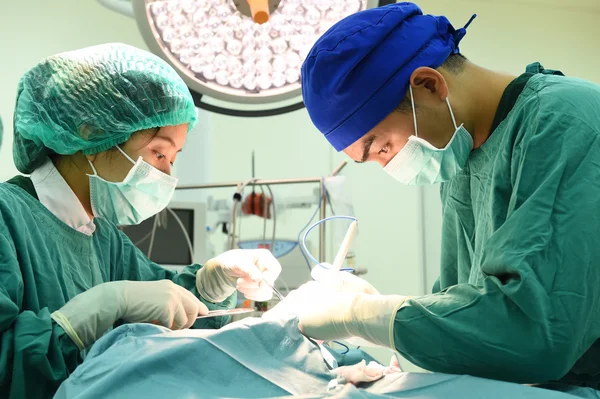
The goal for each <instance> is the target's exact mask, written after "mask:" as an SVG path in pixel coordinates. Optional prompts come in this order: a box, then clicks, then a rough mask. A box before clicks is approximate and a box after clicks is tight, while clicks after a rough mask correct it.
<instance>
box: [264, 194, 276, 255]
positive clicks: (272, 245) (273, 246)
mask: <svg viewBox="0 0 600 399" xmlns="http://www.w3.org/2000/svg"><path fill="white" fill-rule="evenodd" d="M265 186H267V190H269V195H270V196H271V206H272V207H273V212H272V215H273V233H272V234H273V235H272V237H271V252H272V251H273V250H275V234H276V232H277V215H276V212H277V211H276V209H275V195H273V190H271V186H270V185H269V184H265Z"/></svg>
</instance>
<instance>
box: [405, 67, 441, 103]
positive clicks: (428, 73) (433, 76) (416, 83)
mask: <svg viewBox="0 0 600 399" xmlns="http://www.w3.org/2000/svg"><path fill="white" fill-rule="evenodd" d="M410 85H411V86H412V87H413V88H415V89H416V88H418V87H422V88H425V89H426V90H427V91H429V92H430V93H431V94H433V95H435V96H436V97H439V99H440V101H445V100H446V97H448V85H447V84H446V79H444V76H443V75H442V74H441V73H439V72H438V71H436V70H435V69H432V68H428V67H419V68H417V69H415V70H414V71H413V73H412V74H411V75H410Z"/></svg>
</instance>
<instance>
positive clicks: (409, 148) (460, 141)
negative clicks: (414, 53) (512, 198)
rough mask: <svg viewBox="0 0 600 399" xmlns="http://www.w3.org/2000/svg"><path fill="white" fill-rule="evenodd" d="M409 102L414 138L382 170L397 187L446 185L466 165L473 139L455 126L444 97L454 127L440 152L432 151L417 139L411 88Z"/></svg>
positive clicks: (428, 144) (427, 144) (423, 141)
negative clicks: (402, 184) (411, 110)
mask: <svg viewBox="0 0 600 399" xmlns="http://www.w3.org/2000/svg"><path fill="white" fill-rule="evenodd" d="M409 89H410V100H411V102H412V108H413V119H414V124H415V135H414V136H410V137H409V138H408V143H406V145H405V146H404V147H403V148H402V149H401V150H400V152H398V154H396V155H395V156H394V158H392V159H391V160H390V162H388V164H387V165H385V167H384V168H383V169H384V170H385V171H386V172H387V173H388V174H389V175H391V176H392V177H393V178H394V179H396V180H398V181H399V182H400V183H404V184H409V185H426V184H435V183H441V182H445V181H448V180H450V179H452V178H453V177H454V176H456V174H457V173H458V172H460V171H461V170H462V169H463V168H464V167H465V165H466V164H467V159H468V158H469V154H470V153H471V151H472V150H473V138H472V137H471V135H470V134H469V132H468V131H467V130H466V129H465V128H464V126H463V125H460V126H456V119H454V113H453V112H452V107H451V106H450V100H449V99H448V98H447V97H446V103H447V104H448V109H449V110H450V115H451V116H452V122H453V123H454V134H453V135H452V137H451V138H450V142H449V143H448V144H447V145H446V147H444V148H441V149H440V148H435V147H434V146H432V145H431V144H430V143H429V142H427V141H425V140H423V139H422V138H420V137H419V134H418V132H417V114H416V112H415V101H414V99H413V93H412V87H410V86H409Z"/></svg>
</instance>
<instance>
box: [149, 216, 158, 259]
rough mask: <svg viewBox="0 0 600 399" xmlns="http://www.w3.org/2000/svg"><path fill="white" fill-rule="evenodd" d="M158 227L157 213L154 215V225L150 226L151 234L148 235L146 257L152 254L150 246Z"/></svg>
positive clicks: (152, 243) (152, 244)
mask: <svg viewBox="0 0 600 399" xmlns="http://www.w3.org/2000/svg"><path fill="white" fill-rule="evenodd" d="M157 227H158V214H157V215H156V216H154V225H153V226H152V235H151V237H150V246H149V247H148V259H150V257H151V256H152V247H153V246H154V236H155V235H156V229H157Z"/></svg>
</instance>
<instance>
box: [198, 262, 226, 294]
mask: <svg viewBox="0 0 600 399" xmlns="http://www.w3.org/2000/svg"><path fill="white" fill-rule="evenodd" d="M196 289H198V293H199V294H200V296H201V297H202V298H204V299H205V300H206V301H208V302H212V303H221V302H223V301H224V300H225V299H227V298H229V297H230V296H231V295H232V294H233V293H234V292H235V282H233V281H232V279H231V277H229V276H227V274H225V272H224V271H223V269H222V268H221V267H219V266H218V265H212V264H211V263H210V261H208V262H207V263H206V264H205V265H204V266H203V267H202V268H201V269H200V270H198V271H197V272H196Z"/></svg>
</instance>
